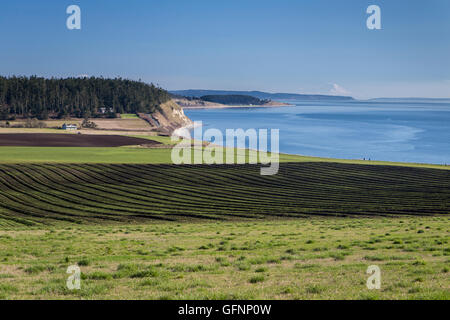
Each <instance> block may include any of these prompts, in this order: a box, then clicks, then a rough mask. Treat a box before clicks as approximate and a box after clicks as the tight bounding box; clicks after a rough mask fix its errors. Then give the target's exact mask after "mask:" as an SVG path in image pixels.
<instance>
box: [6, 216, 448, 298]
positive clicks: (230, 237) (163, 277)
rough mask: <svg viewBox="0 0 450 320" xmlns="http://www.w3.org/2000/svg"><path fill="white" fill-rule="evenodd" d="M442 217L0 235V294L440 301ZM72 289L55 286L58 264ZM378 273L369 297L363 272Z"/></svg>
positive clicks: (444, 286)
mask: <svg viewBox="0 0 450 320" xmlns="http://www.w3.org/2000/svg"><path fill="white" fill-rule="evenodd" d="M449 227H450V224H449V219H448V218H447V217H423V218H418V217H415V218H411V217H409V218H408V217H404V218H390V219H386V218H375V219H367V218H363V219H360V218H359V219H354V218H344V219H342V218H312V219H296V220H279V221H267V220H266V221H259V222H215V223H203V224H200V223H183V224H178V223H175V222H163V223H153V224H142V225H129V224H126V225H110V226H107V225H103V226H100V225H96V226H73V225H71V226H69V225H68V226H65V227H62V226H60V227H45V228H13V229H9V230H1V231H0V239H1V241H0V298H1V299H19V298H20V299H80V298H81V299H449V298H450V280H449V279H450V277H449V262H450V260H449V259H450V257H449V254H450V247H449V243H448V242H449ZM73 264H77V265H78V266H80V268H81V272H82V280H81V290H75V291H71V290H68V289H67V287H66V280H67V277H68V276H69V275H68V274H66V270H67V267H68V266H69V265H73ZM370 265H378V266H379V267H380V269H381V289H380V290H368V289H367V287H366V281H367V279H368V277H369V275H367V274H366V270H367V268H368V266H370Z"/></svg>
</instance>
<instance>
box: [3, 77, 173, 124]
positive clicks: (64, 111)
mask: <svg viewBox="0 0 450 320" xmlns="http://www.w3.org/2000/svg"><path fill="white" fill-rule="evenodd" d="M169 99H170V95H169V93H168V92H167V91H165V90H163V89H161V88H159V87H156V86H155V85H153V84H146V83H143V82H140V81H132V80H125V79H121V78H116V79H104V78H96V77H91V78H67V79H56V78H51V79H45V78H40V77H35V76H33V77H0V119H1V120H7V119H11V118H14V117H24V118H38V119H41V120H45V119H47V118H49V117H58V118H64V117H68V116H74V117H79V118H82V117H90V116H95V115H98V114H102V113H104V112H106V113H111V114H112V113H113V114H116V113H136V112H143V113H152V112H154V111H155V108H156V107H157V106H159V105H160V104H161V103H164V102H166V101H168V100H169ZM103 108H104V109H103Z"/></svg>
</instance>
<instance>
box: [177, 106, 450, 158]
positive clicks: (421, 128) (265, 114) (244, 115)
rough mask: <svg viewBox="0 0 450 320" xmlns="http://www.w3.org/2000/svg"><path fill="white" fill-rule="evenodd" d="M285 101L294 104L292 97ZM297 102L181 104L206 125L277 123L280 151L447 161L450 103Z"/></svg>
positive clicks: (266, 125)
mask: <svg viewBox="0 0 450 320" xmlns="http://www.w3.org/2000/svg"><path fill="white" fill-rule="evenodd" d="M289 103H291V104H293V102H292V101H289ZM295 105H296V106H295V107H281V108H238V109H209V110H205V109H203V110H185V113H186V115H187V116H188V117H190V118H191V119H192V120H194V121H200V120H201V121H203V126H204V130H206V129H208V128H217V129H220V130H222V132H223V133H224V134H225V129H238V128H242V129H249V128H255V129H271V128H272V129H280V152H283V153H291V154H301V155H310V156H318V157H332V158H342V159H362V158H366V159H369V158H370V159H371V160H385V161H401V162H420V163H435V164H444V163H446V164H450V103H429V102H362V101H358V102H337V103H336V102H332V103H331V102H323V103H322V102H321V103H316V102H296V103H295Z"/></svg>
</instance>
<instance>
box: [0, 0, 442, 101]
mask: <svg viewBox="0 0 450 320" xmlns="http://www.w3.org/2000/svg"><path fill="white" fill-rule="evenodd" d="M71 4H77V5H79V6H80V8H81V19H82V29H81V30H68V29H67V28H66V19H67V17H68V15H67V14H66V8H67V7H68V6H69V5H71ZM371 4H376V5H378V6H380V8H381V15H382V17H381V18H382V30H368V29H367V27H366V19H367V17H368V15H367V14H366V8H367V7H368V6H369V5H371ZM0 36H1V37H0V39H1V50H0V73H1V74H2V75H13V74H16V75H33V74H36V75H40V76H47V77H50V76H57V77H66V76H78V75H89V76H91V75H94V76H100V75H102V76H105V77H115V76H121V77H124V78H131V79H142V80H143V81H146V82H154V83H157V84H159V85H161V86H162V87H164V88H167V89H198V88H202V89H230V90H263V91H270V92H297V93H324V94H330V93H331V94H350V95H353V96H356V97H359V98H370V97H395V96H397V97H398V96H402V97H410V96H421V97H450V1H448V0H429V1H422V0H420V1H415V0H390V1H380V0H370V1H365V0H345V1H335V0H327V1H325V0H314V1H310V0H291V1H288V0H271V1H267V0H239V1H237V0H236V1H235V0H227V1H219V0H208V1H204V0H146V1H144V0H81V1H77V0H68V1H66V0H39V1H36V0H16V1H2V2H1V4H0Z"/></svg>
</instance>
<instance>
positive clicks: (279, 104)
mask: <svg viewBox="0 0 450 320" xmlns="http://www.w3.org/2000/svg"><path fill="white" fill-rule="evenodd" d="M292 106H294V105H293V104H287V103H281V102H280V103H275V104H262V105H206V106H202V105H198V106H181V107H182V108H183V109H184V110H195V109H199V110H201V109H233V108H280V107H292Z"/></svg>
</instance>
